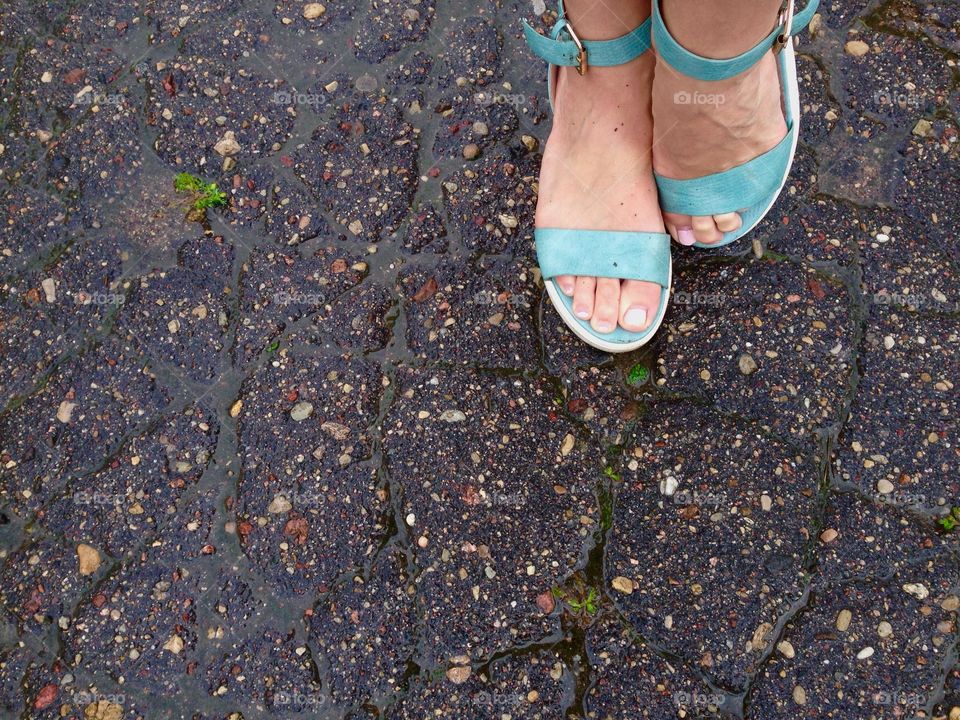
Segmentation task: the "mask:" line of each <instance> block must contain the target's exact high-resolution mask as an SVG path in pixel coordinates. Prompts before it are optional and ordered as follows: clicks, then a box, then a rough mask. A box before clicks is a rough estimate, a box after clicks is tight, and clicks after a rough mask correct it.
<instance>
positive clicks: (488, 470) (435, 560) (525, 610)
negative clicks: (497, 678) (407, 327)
mask: <svg viewBox="0 0 960 720" xmlns="http://www.w3.org/2000/svg"><path fill="white" fill-rule="evenodd" d="M397 382H398V384H399V387H398V388H397V390H396V399H395V401H394V404H393V406H392V407H391V409H390V411H389V412H388V414H387V417H386V419H385V422H384V428H385V430H384V434H385V437H384V449H385V452H386V454H387V467H388V470H389V474H390V477H391V480H392V482H393V483H395V484H396V486H397V487H398V488H400V489H401V492H402V495H401V496H402V497H403V510H402V513H403V516H404V517H405V519H406V523H407V525H408V527H409V530H408V532H409V533H411V534H412V535H413V536H414V537H416V538H417V542H416V547H415V548H414V553H415V554H414V562H415V564H416V566H417V567H418V568H419V570H420V573H419V575H418V577H417V581H416V583H417V590H418V596H419V597H420V598H421V602H422V604H423V610H424V625H423V632H424V633H425V634H424V636H423V637H424V642H423V643H422V652H423V653H426V655H427V657H426V658H425V659H424V662H426V663H427V664H428V665H430V666H433V665H436V664H437V663H438V662H445V661H446V659H447V658H448V657H450V656H458V655H466V656H468V657H470V658H472V659H477V658H486V657H489V656H490V655H491V654H492V653H493V652H495V651H497V650H499V649H503V648H505V647H508V646H514V645H519V644H523V643H525V642H529V641H533V640H538V639H541V638H543V637H545V636H547V635H550V634H551V633H553V632H555V631H556V624H555V623H556V621H555V619H553V618H548V617H544V616H543V615H542V612H541V611H540V610H539V609H538V608H537V605H536V598H537V596H538V595H539V594H540V593H542V592H544V591H547V590H549V589H550V588H551V587H553V586H554V585H556V584H558V583H560V582H561V581H562V579H563V578H565V577H566V576H567V574H569V573H570V572H571V571H572V570H574V569H575V568H576V567H577V566H578V565H579V563H580V562H581V551H582V548H583V546H584V543H586V542H588V538H589V537H590V535H591V534H592V532H593V531H594V529H595V527H596V523H597V522H598V520H599V518H598V516H597V510H596V507H595V505H594V498H593V490H594V482H595V481H594V480H593V478H595V477H599V473H600V468H598V467H597V465H596V464H595V461H594V460H593V459H592V458H591V457H590V456H589V455H587V454H586V453H584V452H583V451H582V450H581V449H580V448H577V447H575V445H574V443H571V447H569V448H567V449H566V452H565V453H562V452H561V448H562V446H564V441H565V438H566V437H567V436H568V435H570V436H571V438H570V440H571V441H572V440H573V439H574V433H575V427H574V425H573V424H572V423H571V421H570V420H569V419H568V418H566V417H565V416H564V415H562V414H561V413H558V412H556V410H555V405H554V402H553V394H554V390H553V388H552V387H551V386H550V385H549V384H547V383H544V382H541V381H536V380H528V379H523V378H520V377H517V378H514V379H510V378H501V377H497V376H489V375H486V374H477V373H473V372H469V371H466V370H463V371H459V372H453V371H444V372H437V373H431V372H423V371H421V372H417V371H412V370H402V371H401V373H400V375H399V377H398V380H397ZM558 487H559V488H561V489H562V491H563V492H560V491H558V490H557V488H558ZM532 508H536V509H537V511H536V512H531V509H532ZM420 538H424V540H422V541H421V540H420ZM419 664H421V665H423V664H424V663H423V662H420V663H419Z"/></svg>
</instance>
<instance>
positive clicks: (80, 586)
mask: <svg viewBox="0 0 960 720" xmlns="http://www.w3.org/2000/svg"><path fill="white" fill-rule="evenodd" d="M104 564H105V565H106V562H105V563H104ZM99 575H100V573H96V574H93V575H89V576H84V575H83V574H81V573H80V572H79V571H78V559H77V551H76V546H75V545H72V544H70V543H64V542H61V541H59V540H57V539H55V538H53V537H42V538H37V539H36V540H34V541H33V542H31V543H29V544H28V545H26V546H24V547H22V548H20V549H18V550H16V551H15V552H12V553H10V555H9V556H8V557H6V558H5V559H4V560H3V564H2V566H0V580H2V584H3V590H2V591H0V600H2V602H3V605H4V606H5V607H7V608H8V609H9V610H10V611H11V612H12V613H14V614H15V615H16V616H17V617H18V618H19V619H20V621H21V622H22V625H23V627H24V628H27V629H29V630H30V631H31V632H38V631H40V630H41V629H42V628H43V626H45V625H56V623H57V622H58V620H59V619H60V618H61V617H69V615H70V613H71V611H72V609H73V605H74V604H75V603H77V602H78V601H79V600H80V599H81V597H82V595H83V594H85V593H87V592H89V591H90V589H91V588H92V587H93V586H94V584H95V583H96V581H97V580H98V578H99Z"/></svg>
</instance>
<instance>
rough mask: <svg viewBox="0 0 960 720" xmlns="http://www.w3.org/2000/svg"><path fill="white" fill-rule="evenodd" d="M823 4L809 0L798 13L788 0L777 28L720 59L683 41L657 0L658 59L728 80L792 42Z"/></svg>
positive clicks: (655, 33) (701, 75)
mask: <svg viewBox="0 0 960 720" xmlns="http://www.w3.org/2000/svg"><path fill="white" fill-rule="evenodd" d="M819 5H820V0H807V6H806V7H805V8H804V9H803V10H801V11H800V12H798V13H796V14H794V12H793V10H794V0H786V3H785V5H784V8H783V9H782V10H781V11H780V17H779V18H778V20H777V27H775V28H774V29H773V32H771V33H770V34H769V35H767V37H765V38H764V39H763V40H761V41H760V42H759V43H758V44H757V45H755V46H754V47H752V48H751V49H750V50H747V51H746V52H745V53H743V54H742V55H737V56H736V57H732V58H726V59H723V60H717V59H715V58H706V57H702V56H700V55H696V54H694V53H692V52H690V51H689V50H687V49H686V48H684V47H683V46H682V45H680V43H678V42H677V41H676V40H675V39H674V38H673V36H672V35H671V34H670V31H669V30H667V26H666V25H665V24H664V22H663V17H662V16H661V14H660V0H653V16H652V18H653V41H654V44H655V45H656V47H657V59H658V60H663V61H664V62H666V63H667V65H669V66H670V67H672V68H673V69H674V70H676V71H677V72H679V73H682V74H683V75H686V76H688V77H693V78H697V79H698V80H726V79H727V78H732V77H733V76H735V75H739V74H740V73H742V72H743V71H745V70H748V69H749V68H752V67H753V66H754V65H756V64H757V63H758V62H759V61H760V59H761V58H762V57H763V56H764V55H766V54H767V53H768V52H769V51H770V50H771V49H774V50H779V49H780V48H782V47H783V46H784V45H786V44H787V43H788V42H790V39H791V38H792V37H793V35H795V34H796V33H798V32H800V31H801V30H803V29H804V28H805V27H806V26H807V25H808V24H809V22H810V20H811V18H812V17H813V14H814V13H815V12H816V11H817V7H818V6H819Z"/></svg>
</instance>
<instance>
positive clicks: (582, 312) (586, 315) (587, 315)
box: [574, 308, 590, 320]
mask: <svg viewBox="0 0 960 720" xmlns="http://www.w3.org/2000/svg"><path fill="white" fill-rule="evenodd" d="M574 312H576V313H577V317H578V318H580V319H581V320H589V319H590V313H589V312H587V311H586V310H584V309H583V308H580V309H579V310H575V311H574Z"/></svg>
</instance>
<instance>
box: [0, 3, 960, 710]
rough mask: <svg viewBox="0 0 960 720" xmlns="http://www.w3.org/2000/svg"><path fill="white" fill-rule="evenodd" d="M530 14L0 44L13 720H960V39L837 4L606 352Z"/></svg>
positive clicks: (149, 11) (60, 21)
mask: <svg viewBox="0 0 960 720" xmlns="http://www.w3.org/2000/svg"><path fill="white" fill-rule="evenodd" d="M536 5H537V3H533V4H530V3H526V2H520V1H519V0H518V1H516V2H509V1H507V0H504V1H503V2H496V3H493V2H489V3H479V4H477V3H474V4H468V3H464V2H446V3H435V2H434V0H412V1H411V2H410V3H408V4H403V3H395V2H389V1H382V0H372V1H371V0H366V1H364V2H359V3H357V2H344V1H343V0H330V1H329V2H327V3H325V4H323V5H321V4H319V3H302V2H291V1H290V0H276V2H275V3H271V2H253V1H252V0H209V1H207V0H201V1H199V2H197V1H195V0H189V1H187V2H184V3H165V4H164V3H157V2H153V0H142V1H141V0H105V1H104V2H98V3H84V2H66V1H60V0H47V1H45V2H35V1H33V0H30V1H28V0H11V1H9V2H6V3H4V4H3V5H2V7H0V88H2V93H3V101H4V102H3V104H2V105H0V127H2V134H0V161H2V162H0V165H2V193H3V205H2V214H3V223H2V226H0V339H2V343H0V408H2V411H0V604H2V609H0V716H2V717H3V718H55V717H56V718H100V719H101V720H119V719H120V718H196V719H197V720H239V719H240V718H245V719H248V720H251V719H253V718H266V717H281V718H295V717H319V718H337V719H350V720H369V719H373V718H384V719H390V720H400V719H401V718H403V719H410V720H413V719H416V720H423V719H425V718H440V717H443V718H448V717H449V718H464V719H474V718H476V719H478V720H480V719H484V720H485V719H488V718H490V719H494V720H504V719H507V718H509V719H512V720H519V719H522V718H529V719H531V720H532V719H535V718H541V719H547V718H565V719H573V718H597V719H598V720H605V719H607V718H611V719H612V718H616V719H618V720H619V719H620V718H640V717H650V718H668V717H680V718H746V719H749V720H766V719H768V718H770V719H773V718H778V719H779V718H844V720H847V719H853V718H864V719H868V718H931V717H934V718H948V717H949V718H950V719H951V720H956V718H958V717H960V672H958V670H957V669H956V668H955V662H956V660H957V642H958V630H957V611H958V608H960V562H958V560H960V558H958V546H957V537H958V533H960V497H958V496H960V446H958V442H960V419H958V417H960V400H958V398H960V394H958V392H957V390H956V388H955V384H956V383H957V382H958V377H960V304H958V303H960V244H958V242H957V236H956V228H957V225H958V214H957V207H958V204H960V163H958V160H960V143H958V139H957V138H958V130H960V128H958V115H957V114H958V112H960V70H958V67H957V62H958V60H960V6H958V5H957V4H956V3H955V2H952V1H947V0H932V1H929V2H927V1H925V0H892V1H888V2H877V1H876V0H869V1H868V0H858V1H857V2H848V3H840V2H825V3H824V4H823V7H822V8H821V12H820V14H819V16H818V17H817V18H816V19H815V21H814V24H813V32H812V33H804V34H803V36H802V38H801V42H800V47H799V52H800V60H799V67H800V75H801V79H800V80H801V96H802V102H803V106H804V113H805V114H804V117H803V121H802V126H801V127H802V132H801V142H800V149H799V151H798V155H797V159H796V163H795V165H794V169H793V175H792V177H791V180H790V182H789V183H788V186H787V188H786V190H785V192H784V193H783V195H782V196H781V198H780V200H779V201H778V202H777V205H776V206H775V208H774V210H773V212H772V213H771V214H770V215H769V216H768V217H767V218H766V219H765V220H764V222H763V223H762V224H761V226H760V227H759V228H758V230H757V231H756V232H754V233H753V234H752V236H751V237H752V239H753V241H752V242H751V240H745V241H743V242H740V243H737V244H735V245H733V246H730V247H729V248H725V249H723V250H721V251H711V252H697V251H690V250H686V249H683V248H680V247H675V248H674V261H675V279H674V283H675V286H674V292H673V297H672V303H671V306H670V309H669V312H668V313H667V316H666V320H665V323H664V325H663V328H662V329H661V331H660V333H659V335H658V336H657V338H656V339H655V341H654V342H652V343H651V344H650V345H649V346H648V347H646V348H645V349H643V350H642V351H639V352H637V353H633V354H631V355H628V356H620V357H611V356H607V355H604V354H602V353H599V352H597V351H594V350H592V349H590V348H587V347H585V346H583V345H581V344H579V343H578V342H577V341H576V340H575V339H574V338H573V337H572V336H571V335H570V333H568V332H567V331H566V330H565V328H564V326H563V324H562V323H561V322H560V321H559V318H558V317H557V315H556V313H555V312H554V310H553V309H552V307H551V306H550V304H549V301H548V300H546V297H545V294H544V293H543V285H542V281H541V278H540V275H539V272H538V269H537V268H536V261H535V256H534V252H533V243H532V233H533V225H532V222H533V210H534V207H535V204H536V193H537V184H536V176H537V172H538V168H539V161H540V152H541V149H542V147H543V143H544V141H545V139H546V136H547V133H548V130H549V114H548V107H547V103H546V102H545V89H546V88H545V83H544V75H543V68H542V67H541V64H540V63H539V61H536V60H534V59H532V58H531V56H530V55H529V54H528V53H527V52H526V51H525V50H524V48H523V46H522V43H521V38H520V19H521V18H526V19H528V20H530V21H532V22H534V23H535V24H536V25H537V26H538V27H540V28H544V27H546V26H548V25H549V24H550V18H549V17H547V16H546V15H544V16H535V14H534V13H535V9H534V8H535V7H536ZM179 173H190V174H192V175H194V176H196V177H198V178H200V179H202V181H203V182H205V183H211V182H212V183H216V184H217V186H218V188H219V189H220V190H221V191H223V192H224V193H225V195H226V203H225V204H219V205H218V204H213V205H212V206H211V207H209V208H207V209H206V210H203V209H196V208H194V207H192V205H194V203H196V202H198V201H199V200H200V195H199V194H196V195H194V194H190V193H183V192H177V191H175V189H174V178H175V177H176V176H177V175H178V174H179ZM954 512H956V514H954Z"/></svg>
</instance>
